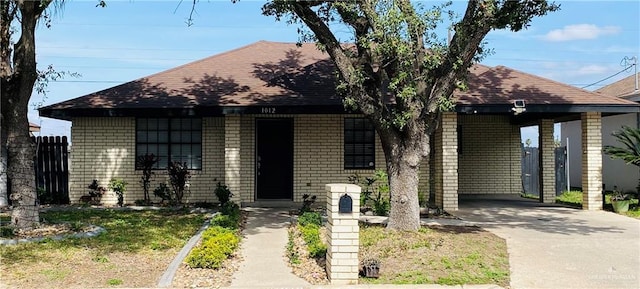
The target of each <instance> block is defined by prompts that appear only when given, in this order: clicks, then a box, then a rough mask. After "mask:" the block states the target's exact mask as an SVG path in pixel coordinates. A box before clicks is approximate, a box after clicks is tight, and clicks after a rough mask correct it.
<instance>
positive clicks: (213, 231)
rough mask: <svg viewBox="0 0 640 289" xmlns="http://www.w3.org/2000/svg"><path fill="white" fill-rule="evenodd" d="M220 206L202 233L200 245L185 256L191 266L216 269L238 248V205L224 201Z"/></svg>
mask: <svg viewBox="0 0 640 289" xmlns="http://www.w3.org/2000/svg"><path fill="white" fill-rule="evenodd" d="M222 208H223V209H221V210H220V214H218V215H216V216H215V217H214V218H213V220H212V221H211V227H209V228H208V229H207V230H205V231H204V232H203V233H202V241H201V243H200V245H198V246H197V247H196V248H194V249H193V250H191V252H190V253H189V255H188V256H187V259H186V263H187V265H189V266H190V267H191V268H207V269H218V268H220V267H221V266H222V264H223V262H224V261H225V260H226V259H227V258H229V257H230V256H231V255H233V253H234V252H235V251H236V249H237V248H238V245H239V244H240V236H239V234H238V228H239V226H240V221H241V215H240V214H241V213H240V207H239V206H238V205H237V204H235V203H233V202H226V203H225V204H224V205H223V206H222Z"/></svg>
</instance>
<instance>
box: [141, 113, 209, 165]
mask: <svg viewBox="0 0 640 289" xmlns="http://www.w3.org/2000/svg"><path fill="white" fill-rule="evenodd" d="M142 120H145V121H146V123H145V125H146V126H147V127H146V128H145V129H141V128H140V125H141V121H142ZM149 120H155V121H156V123H155V125H154V126H155V129H154V128H149V124H150V123H149ZM186 120H188V121H189V123H188V128H187V129H182V127H183V124H184V122H185V121H186ZM163 121H164V122H166V129H163V127H162V125H161V124H162V122H163ZM194 121H197V122H195V123H194ZM135 122H136V125H135V158H136V161H134V169H135V170H136V171H138V170H142V168H140V167H139V166H138V163H137V158H138V157H139V156H141V155H144V154H147V153H149V146H150V145H156V146H157V147H156V149H155V152H157V154H156V155H157V156H158V157H160V158H166V166H164V167H163V166H160V164H161V163H158V164H156V166H154V168H153V169H152V170H156V171H160V170H166V169H167V166H168V165H169V163H170V162H172V161H174V159H173V157H177V160H178V161H181V162H187V166H188V169H189V170H194V171H199V170H202V165H203V146H202V138H203V135H202V130H203V129H202V125H203V122H202V118H197V117H136V119H135ZM176 122H177V123H176ZM194 127H195V128H194ZM152 132H156V133H157V134H156V136H155V137H154V138H155V140H152V141H149V136H151V135H152ZM141 133H146V134H145V138H146V140H145V141H142V140H141ZM161 133H162V134H166V135H162V136H161ZM184 133H187V134H186V135H185V134H184ZM176 134H177V135H179V136H177V135H176ZM183 135H184V136H185V137H186V138H189V141H182V140H181V139H180V138H182V136H183ZM187 136H188V137H187ZM195 136H198V137H199V138H198V137H195ZM176 137H177V138H179V139H180V140H177V141H176V140H174V139H175V138H176ZM194 138H195V140H194ZM164 139H166V141H165V140H164ZM141 146H146V149H144V154H142V152H141V150H140V147H141ZM160 146H165V147H166V148H165V150H166V156H163V155H162V154H161V153H160V151H161V150H162V148H161V147H160ZM176 146H177V147H178V150H179V151H180V152H178V153H174V152H173V151H172V150H175V149H176ZM184 146H188V147H189V151H190V152H191V153H192V155H193V157H192V159H190V160H189V159H187V158H185V156H182V155H180V154H181V152H182V150H183V149H184ZM194 148H196V150H195V151H196V153H193V152H194ZM198 149H199V151H198ZM154 154H155V153H154Z"/></svg>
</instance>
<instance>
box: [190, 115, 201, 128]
mask: <svg viewBox="0 0 640 289" xmlns="http://www.w3.org/2000/svg"><path fill="white" fill-rule="evenodd" d="M191 129H192V130H198V131H200V130H202V119H200V118H194V119H192V120H191Z"/></svg>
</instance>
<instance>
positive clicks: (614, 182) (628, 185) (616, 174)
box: [561, 113, 640, 191]
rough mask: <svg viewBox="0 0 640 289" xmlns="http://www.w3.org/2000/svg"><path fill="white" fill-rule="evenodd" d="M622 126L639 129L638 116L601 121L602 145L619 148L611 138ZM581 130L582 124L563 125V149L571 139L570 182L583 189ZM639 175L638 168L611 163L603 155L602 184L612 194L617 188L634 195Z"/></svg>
mask: <svg viewBox="0 0 640 289" xmlns="http://www.w3.org/2000/svg"><path fill="white" fill-rule="evenodd" d="M623 125H627V126H631V127H636V126H637V120H636V114H633V113H630V114H621V115H614V116H607V117H603V118H602V145H603V146H606V145H612V146H620V145H621V144H620V143H619V142H618V141H617V140H616V139H615V138H614V137H613V136H612V135H611V134H612V133H613V132H614V131H617V130H620V129H621V128H622V126H623ZM581 133H582V129H581V123H580V121H579V120H578V121H570V122H565V123H562V124H561V141H562V146H566V145H567V138H569V155H568V158H567V161H568V163H569V164H568V165H569V178H570V185H571V186H572V187H582V137H581ZM638 178H640V173H639V171H638V167H636V166H633V165H627V164H625V162H624V161H622V160H614V159H611V157H609V156H608V155H606V154H604V155H603V157H602V182H603V184H604V185H605V189H607V190H612V189H613V186H617V187H618V188H619V189H621V190H624V191H635V190H636V186H637V185H638Z"/></svg>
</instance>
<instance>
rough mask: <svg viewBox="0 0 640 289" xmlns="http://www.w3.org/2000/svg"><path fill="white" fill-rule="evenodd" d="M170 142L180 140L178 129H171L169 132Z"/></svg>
mask: <svg viewBox="0 0 640 289" xmlns="http://www.w3.org/2000/svg"><path fill="white" fill-rule="evenodd" d="M171 142H172V143H179V142H182V139H181V138H180V132H179V131H172V132H171Z"/></svg>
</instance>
